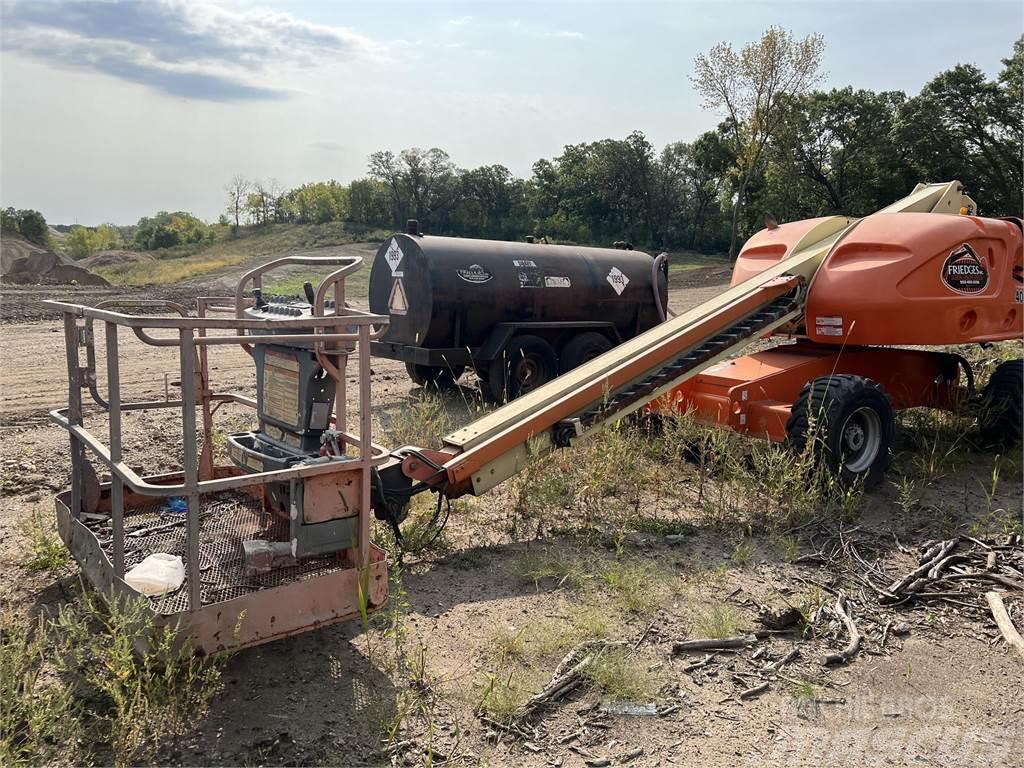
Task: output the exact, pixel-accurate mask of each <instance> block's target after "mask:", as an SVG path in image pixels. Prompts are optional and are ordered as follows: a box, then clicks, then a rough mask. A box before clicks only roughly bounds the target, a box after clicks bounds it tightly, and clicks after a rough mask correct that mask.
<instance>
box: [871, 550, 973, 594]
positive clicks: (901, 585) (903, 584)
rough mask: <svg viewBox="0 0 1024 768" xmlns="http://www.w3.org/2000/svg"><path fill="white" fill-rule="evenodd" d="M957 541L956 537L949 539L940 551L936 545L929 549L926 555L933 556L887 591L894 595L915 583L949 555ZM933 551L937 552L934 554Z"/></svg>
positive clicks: (894, 583)
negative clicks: (936, 548)
mask: <svg viewBox="0 0 1024 768" xmlns="http://www.w3.org/2000/svg"><path fill="white" fill-rule="evenodd" d="M956 543H957V540H956V539H950V540H949V541H946V542H943V544H942V545H941V546H940V547H939V549H938V551H936V550H935V548H934V547H932V548H931V549H929V550H928V551H927V552H926V553H925V555H926V556H927V555H932V556H931V557H930V558H928V559H926V560H925V561H924V562H923V563H922V564H921V565H919V566H918V567H917V568H915V569H914V570H912V571H911V572H910V573H908V574H907V575H906V576H904V577H903V578H902V579H900V580H899V581H895V582H893V583H892V584H891V585H890V586H889V588H888V590H887V591H889V592H891V593H893V594H894V595H895V594H899V593H901V592H903V591H904V590H905V589H906V588H907V587H909V586H910V585H911V584H913V583H914V582H915V581H917V580H918V579H919V578H921V577H922V576H924V575H925V574H926V573H928V571H930V570H931V569H932V568H933V567H935V565H937V564H938V562H939V561H940V560H942V558H944V557H945V556H946V555H948V554H949V553H950V552H951V551H952V550H953V548H954V547H955V546H956ZM933 552H934V553H935V554H932V553H933Z"/></svg>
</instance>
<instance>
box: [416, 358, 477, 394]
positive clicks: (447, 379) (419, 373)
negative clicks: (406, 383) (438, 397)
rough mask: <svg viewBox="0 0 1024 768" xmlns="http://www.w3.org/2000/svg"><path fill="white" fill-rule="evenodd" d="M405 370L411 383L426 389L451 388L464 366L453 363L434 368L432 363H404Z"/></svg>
mask: <svg viewBox="0 0 1024 768" xmlns="http://www.w3.org/2000/svg"><path fill="white" fill-rule="evenodd" d="M405 370H406V373H408V374H409V378H410V379H412V382H413V384H419V385H420V386H421V387H424V388H427V389H437V390H444V389H452V388H453V387H454V386H455V382H456V381H458V379H459V376H461V375H462V372H463V371H464V370H465V366H463V365H453V366H452V367H451V368H436V367H434V366H432V365H416V364H415V363H406V364H405Z"/></svg>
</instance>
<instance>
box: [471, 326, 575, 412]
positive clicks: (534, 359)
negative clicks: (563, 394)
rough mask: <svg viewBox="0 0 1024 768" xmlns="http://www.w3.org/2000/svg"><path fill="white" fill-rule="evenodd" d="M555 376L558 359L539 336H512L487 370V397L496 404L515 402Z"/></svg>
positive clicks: (549, 346)
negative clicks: (499, 355)
mask: <svg viewBox="0 0 1024 768" xmlns="http://www.w3.org/2000/svg"><path fill="white" fill-rule="evenodd" d="M557 375H558V356H557V355H555V350H554V349H552V348H551V345H550V344H548V343H547V342H546V341H544V339H542V338H541V337H540V336H531V335H529V334H527V335H523V336H515V337H513V338H512V340H511V341H510V342H509V343H508V346H506V347H505V351H504V352H503V353H502V355H501V357H499V358H498V359H497V360H495V361H494V362H493V363H491V365H490V366H489V368H488V371H487V379H488V382H487V383H488V385H489V386H488V390H489V392H488V394H489V395H490V397H491V399H492V400H494V402H496V403H504V402H506V401H509V400H515V399H516V398H517V397H519V396H520V395H524V394H526V393H527V392H531V391H533V390H535V389H537V387H539V386H541V385H543V384H546V383H548V382H549V381H551V380H552V379H553V378H555V377H556V376H557Z"/></svg>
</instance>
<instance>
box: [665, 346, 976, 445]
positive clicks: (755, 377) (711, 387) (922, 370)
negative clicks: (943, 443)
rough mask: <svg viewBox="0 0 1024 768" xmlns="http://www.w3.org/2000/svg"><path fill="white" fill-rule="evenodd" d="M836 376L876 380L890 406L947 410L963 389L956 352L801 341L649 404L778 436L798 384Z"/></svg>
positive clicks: (738, 361) (748, 358) (721, 368)
mask: <svg viewBox="0 0 1024 768" xmlns="http://www.w3.org/2000/svg"><path fill="white" fill-rule="evenodd" d="M835 374H855V375H857V376H865V377H867V378H869V379H872V380H874V381H877V382H878V383H880V384H882V385H883V386H884V387H885V390H886V392H887V393H888V395H889V398H890V400H891V401H892V404H893V407H894V408H895V409H897V410H901V409H904V408H917V407H928V408H942V409H952V408H954V407H955V406H956V404H957V403H958V402H962V400H963V398H965V397H966V395H967V391H966V389H965V388H964V387H963V386H962V385H961V383H960V368H959V363H958V358H957V356H956V355H951V354H947V353H944V352H933V351H929V350H918V349H900V348H894V347H853V348H847V349H839V348H837V347H828V346H824V345H820V344H814V343H812V342H809V341H800V342H798V343H796V344H784V345H780V346H778V347H775V348H773V349H769V350H765V351H763V352H756V353H754V354H750V355H744V356H743V357H738V358H735V359H732V360H727V361H725V362H722V363H719V364H718V365H716V366H714V367H712V368H709V369H708V370H706V371H704V372H703V373H701V374H700V375H698V376H695V377H694V378H693V379H691V380H689V381H687V382H685V383H684V384H681V385H680V386H679V387H677V388H676V389H674V390H672V392H671V394H670V396H669V397H668V398H666V399H663V400H662V401H661V402H659V403H657V404H654V405H652V410H653V411H664V410H665V409H675V410H678V411H681V412H686V411H690V412H692V414H693V416H694V417H695V418H697V419H699V420H701V421H704V422H707V423H711V424H716V425H718V426H721V427H724V428H726V429H731V430H734V431H736V432H746V433H749V434H752V435H756V436H758V437H766V438H768V439H769V440H774V441H776V442H782V441H784V440H785V439H786V420H787V419H788V418H789V415H790V408H791V407H792V404H793V402H794V401H795V400H796V399H797V397H798V396H799V395H800V390H801V389H802V388H803V386H804V385H805V384H806V383H807V382H809V381H812V380H813V379H817V378H820V377H823V376H829V375H835ZM666 401H667V402H666Z"/></svg>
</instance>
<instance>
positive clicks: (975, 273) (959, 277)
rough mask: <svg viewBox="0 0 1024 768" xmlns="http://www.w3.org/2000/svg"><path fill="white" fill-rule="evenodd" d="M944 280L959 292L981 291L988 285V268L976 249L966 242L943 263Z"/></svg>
mask: <svg viewBox="0 0 1024 768" xmlns="http://www.w3.org/2000/svg"><path fill="white" fill-rule="evenodd" d="M942 282H943V283H945V284H946V287H948V288H950V289H952V290H954V291H956V292H957V293H963V294H968V295H970V294H972V293H981V292H982V291H983V290H985V286H986V285H988V270H987V269H985V264H984V263H983V262H982V260H981V259H980V258H978V254H976V253H975V252H974V249H973V248H971V246H969V245H968V244H967V243H964V244H963V245H961V246H960V247H959V248H957V249H956V250H955V251H953V252H952V253H951V254H949V256H948V257H947V258H946V261H945V263H944V264H943V265H942Z"/></svg>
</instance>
